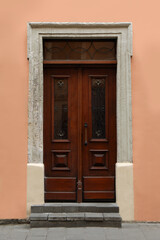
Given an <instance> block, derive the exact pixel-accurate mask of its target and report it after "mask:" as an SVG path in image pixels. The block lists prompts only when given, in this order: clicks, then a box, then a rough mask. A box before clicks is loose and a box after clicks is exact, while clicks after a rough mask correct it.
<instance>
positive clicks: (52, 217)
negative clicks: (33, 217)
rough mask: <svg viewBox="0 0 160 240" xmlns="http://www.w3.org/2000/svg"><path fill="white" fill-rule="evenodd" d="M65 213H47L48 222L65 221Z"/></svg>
mask: <svg viewBox="0 0 160 240" xmlns="http://www.w3.org/2000/svg"><path fill="white" fill-rule="evenodd" d="M66 220H67V214H66V213H49V216H48V221H66Z"/></svg>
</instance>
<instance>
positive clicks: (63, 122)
mask: <svg viewBox="0 0 160 240" xmlns="http://www.w3.org/2000/svg"><path fill="white" fill-rule="evenodd" d="M67 138H68V80H67V79H54V139H67Z"/></svg>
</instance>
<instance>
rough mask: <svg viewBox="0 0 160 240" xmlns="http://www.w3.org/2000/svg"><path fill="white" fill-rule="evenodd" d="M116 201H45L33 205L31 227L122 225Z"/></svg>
mask: <svg viewBox="0 0 160 240" xmlns="http://www.w3.org/2000/svg"><path fill="white" fill-rule="evenodd" d="M121 223H122V219H121V217H120V215H119V207H118V206H117V204H116V203H45V204H43V205H34V206H32V207H31V215H30V225H31V227H88V226H92V227H93V226H95V227H96V226H97V227H121Z"/></svg>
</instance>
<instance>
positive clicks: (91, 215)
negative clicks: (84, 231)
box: [85, 212, 103, 222]
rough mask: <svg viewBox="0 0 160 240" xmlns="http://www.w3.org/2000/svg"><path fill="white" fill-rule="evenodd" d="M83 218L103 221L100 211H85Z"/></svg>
mask: <svg viewBox="0 0 160 240" xmlns="http://www.w3.org/2000/svg"><path fill="white" fill-rule="evenodd" d="M85 220H86V221H96V222H97V221H103V215H102V213H90V212H89V213H88V212H87V213H85Z"/></svg>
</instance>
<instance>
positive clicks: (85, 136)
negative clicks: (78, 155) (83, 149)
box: [84, 123, 88, 146]
mask: <svg viewBox="0 0 160 240" xmlns="http://www.w3.org/2000/svg"><path fill="white" fill-rule="evenodd" d="M87 127H88V125H87V123H85V124H84V145H85V146H86V145H87V138H88V137H87Z"/></svg>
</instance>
